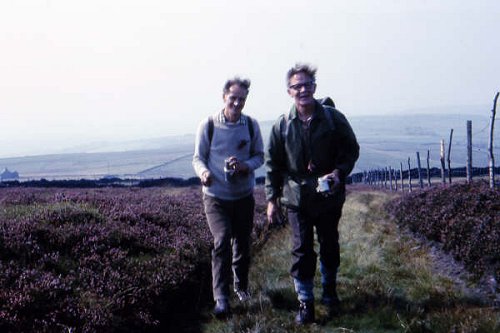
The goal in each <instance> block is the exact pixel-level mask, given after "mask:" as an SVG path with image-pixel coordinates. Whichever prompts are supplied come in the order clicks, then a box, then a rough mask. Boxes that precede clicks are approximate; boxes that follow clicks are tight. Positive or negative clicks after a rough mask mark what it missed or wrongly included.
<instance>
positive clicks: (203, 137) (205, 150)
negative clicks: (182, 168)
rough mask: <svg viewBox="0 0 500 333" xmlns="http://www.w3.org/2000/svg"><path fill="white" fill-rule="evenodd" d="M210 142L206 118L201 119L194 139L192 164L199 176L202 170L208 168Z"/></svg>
mask: <svg viewBox="0 0 500 333" xmlns="http://www.w3.org/2000/svg"><path fill="white" fill-rule="evenodd" d="M209 150H210V143H209V140H208V118H207V119H205V120H203V121H202V122H201V123H200V124H199V126H198V130H197V131H196V139H195V143H194V155H193V161H192V165H193V168H194V172H195V173H196V175H197V176H198V177H200V176H201V175H202V174H203V172H205V171H207V170H209V169H208V156H209Z"/></svg>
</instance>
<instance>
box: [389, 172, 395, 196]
mask: <svg viewBox="0 0 500 333" xmlns="http://www.w3.org/2000/svg"><path fill="white" fill-rule="evenodd" d="M389 187H390V189H391V192H392V191H394V188H393V186H392V168H391V166H389Z"/></svg>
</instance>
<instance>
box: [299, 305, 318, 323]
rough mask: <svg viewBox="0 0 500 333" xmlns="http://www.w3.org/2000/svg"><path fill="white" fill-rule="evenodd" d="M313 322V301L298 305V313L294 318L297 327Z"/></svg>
mask: <svg viewBox="0 0 500 333" xmlns="http://www.w3.org/2000/svg"><path fill="white" fill-rule="evenodd" d="M313 322H314V301H309V302H302V301H300V304H299V312H298V313H297V316H296V317H295V323H296V324H297V325H306V324H310V323H313Z"/></svg>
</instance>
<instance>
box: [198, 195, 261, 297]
mask: <svg viewBox="0 0 500 333" xmlns="http://www.w3.org/2000/svg"><path fill="white" fill-rule="evenodd" d="M203 203H204V205H205V214H206V216H207V221H208V227H209V228H210V232H211V233H212V236H213V238H214V248H213V250H212V289H213V296H214V300H217V299H224V298H225V299H227V298H228V297H229V286H230V284H231V278H232V277H231V268H232V271H233V278H234V280H233V283H234V289H235V290H244V291H246V290H247V289H248V271H249V266H250V238H251V233H252V227H253V217H254V207H255V200H254V197H253V195H250V196H248V197H246V198H243V199H239V200H234V201H233V200H231V201H228V200H221V199H218V198H214V197H210V196H207V195H204V196H203Z"/></svg>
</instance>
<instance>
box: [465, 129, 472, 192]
mask: <svg viewBox="0 0 500 333" xmlns="http://www.w3.org/2000/svg"><path fill="white" fill-rule="evenodd" d="M466 177H467V183H470V182H472V121H471V120H467V168H466Z"/></svg>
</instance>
